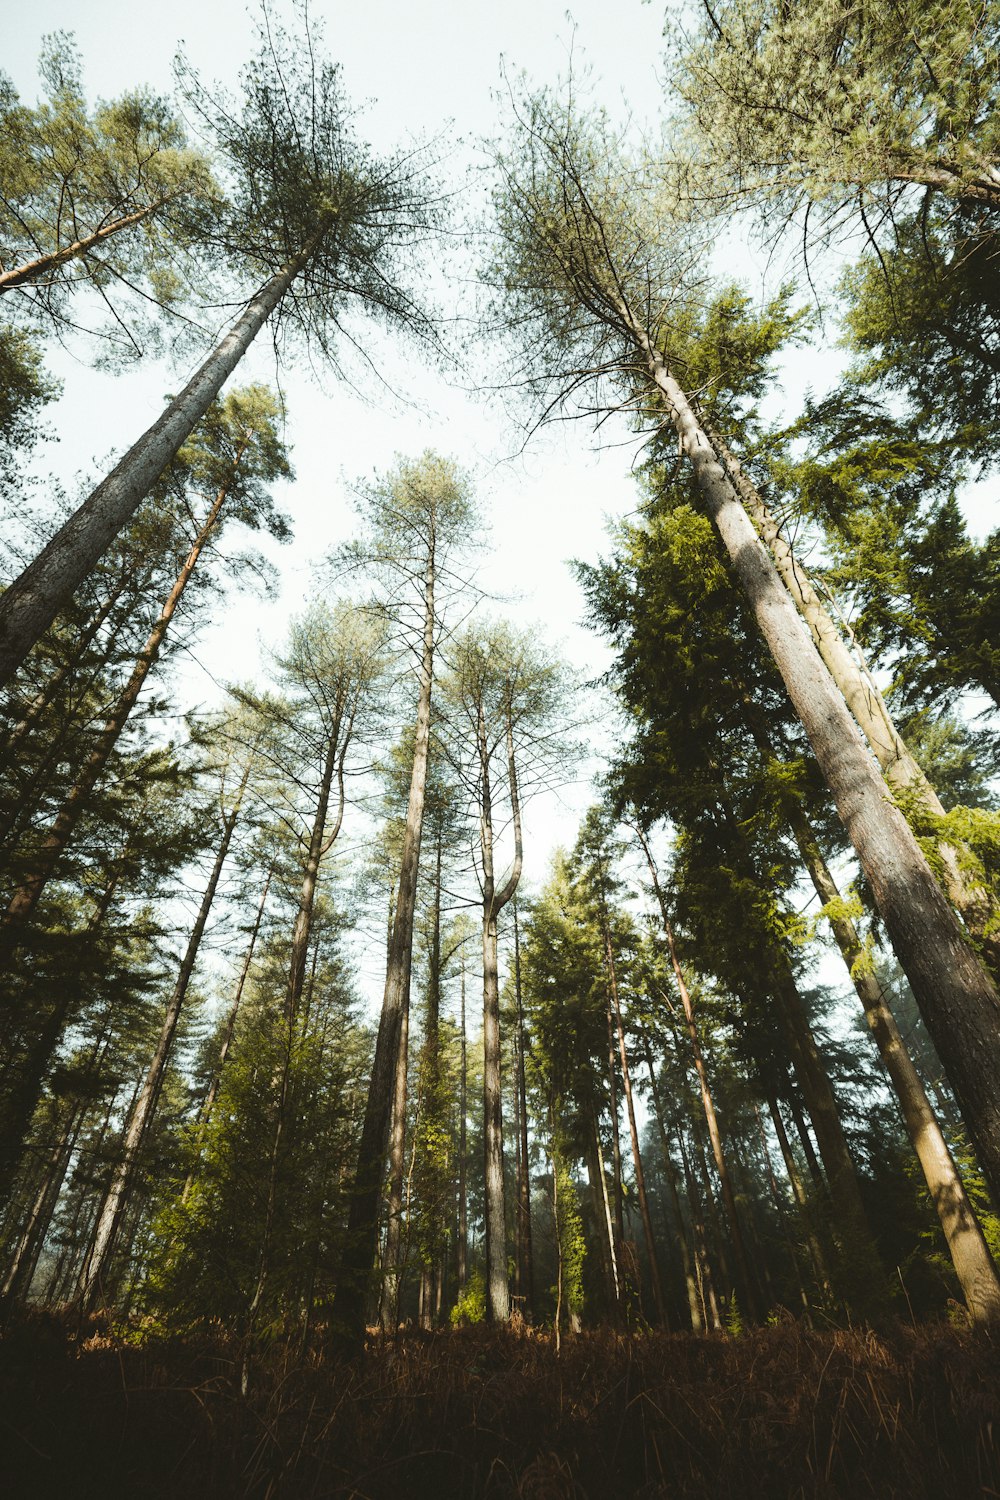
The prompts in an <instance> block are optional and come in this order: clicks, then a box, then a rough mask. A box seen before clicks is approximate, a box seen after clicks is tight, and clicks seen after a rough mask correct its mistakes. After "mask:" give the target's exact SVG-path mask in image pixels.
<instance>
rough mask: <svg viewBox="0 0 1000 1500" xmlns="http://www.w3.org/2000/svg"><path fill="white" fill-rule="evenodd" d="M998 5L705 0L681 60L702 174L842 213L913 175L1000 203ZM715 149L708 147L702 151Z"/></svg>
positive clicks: (734, 188) (716, 184) (974, 201)
mask: <svg viewBox="0 0 1000 1500" xmlns="http://www.w3.org/2000/svg"><path fill="white" fill-rule="evenodd" d="M997 48H998V32H997V17H996V15H995V13H994V11H993V9H992V7H989V6H987V7H985V8H982V9H979V10H977V9H975V8H973V7H970V6H966V5H963V4H959V3H955V0H944V3H942V4H940V5H935V6H934V7H933V8H932V9H930V10H928V8H927V7H926V6H919V5H917V4H915V3H914V0H901V3H898V4H893V5H885V4H881V3H879V0H862V3H860V4H857V5H852V6H845V5H843V4H842V3H841V0H820V3H819V4H816V5H812V6H810V7H809V8H808V9H802V8H801V7H796V8H792V7H789V6H786V5H782V4H780V3H778V0H724V3H722V4H719V5H706V7H705V10H704V15H703V19H702V24H701V28H700V32H699V33H698V34H697V35H696V36H695V37H694V38H693V39H691V41H687V39H685V40H684V41H682V43H681V46H680V48H679V52H680V56H679V57H678V59H677V65H676V66H675V67H674V68H673V70H672V82H673V84H674V87H675V89H676V90H677V91H678V93H679V94H680V96H681V98H682V99H683V100H684V102H685V104H686V105H687V108H688V111H689V114H690V118H691V122H692V125H693V126H694V130H695V133H696V141H697V150H698V154H699V156H701V157H702V160H701V161H700V162H699V168H700V170H701V171H702V172H703V174H704V175H703V181H705V182H706V183H711V184H712V186H713V188H714V190H715V191H716V192H718V191H719V189H720V188H721V189H723V190H728V191H730V192H735V193H738V194H753V195H755V196H757V197H758V198H760V199H764V200H765V201H766V200H767V199H770V200H772V201H774V202H776V203H777V204H778V206H779V208H780V210H781V211H782V212H786V213H787V212H788V211H789V209H790V208H794V207H796V206H798V205H799V204H800V203H801V202H802V201H803V200H805V201H807V202H810V201H811V202H813V203H815V204H817V205H819V206H820V207H822V208H824V209H825V210H826V211H827V213H828V214H829V215H830V216H831V217H832V218H833V219H834V221H835V222H836V218H837V216H838V215H840V214H842V212H843V211H844V210H845V209H848V208H856V209H857V210H858V211H859V212H860V214H861V216H862V217H864V216H865V214H866V212H871V211H873V210H874V211H875V212H882V213H884V212H886V211H887V210H888V209H890V208H891V206H892V205H893V204H894V203H895V201H896V200H897V199H898V198H899V197H900V195H901V194H902V193H903V192H905V190H906V189H907V188H908V187H910V186H911V185H912V186H915V187H922V188H927V189H930V190H931V191H932V192H939V193H943V194H946V195H947V196H948V197H950V198H952V199H958V200H959V201H960V202H962V203H963V204H969V205H974V206H979V207H985V208H987V209H994V208H998V207H1000V136H998V134H997V124H996V115H997V109H996V104H997V89H998V84H1000V75H998V71H997V67H996V56H997ZM706 158H707V159H706Z"/></svg>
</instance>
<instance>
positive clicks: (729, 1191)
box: [632, 822, 759, 1321]
mask: <svg viewBox="0 0 1000 1500" xmlns="http://www.w3.org/2000/svg"><path fill="white" fill-rule="evenodd" d="M632 826H633V827H634V828H635V830H636V833H637V835H638V838H639V842H640V843H641V845H642V850H643V853H644V854H645V856H646V864H647V866H648V867H649V873H650V877H651V879H652V882H653V890H654V892H655V894H656V899H657V903H658V905H659V908H660V917H661V920H662V922H663V931H664V935H665V937H666V939H667V949H668V951H669V953H670V964H671V967H672V968H673V971H674V980H675V982H676V984H677V992H678V994H679V995H680V998H681V1006H682V1007H683V1010H684V1019H685V1022H686V1023H687V1032H688V1038H689V1040H690V1043H691V1056H692V1059H693V1061H694V1068H695V1073H696V1074H697V1076H698V1087H699V1090H700V1092H701V1104H702V1109H703V1110H704V1113H705V1122H706V1124H707V1125H708V1136H709V1140H710V1141H711V1143H712V1155H713V1157H714V1158H715V1169H716V1171H717V1172H718V1174H719V1185H720V1187H721V1188H722V1202H723V1205H724V1207H725V1210H726V1219H727V1220H728V1223H729V1234H730V1238H731V1240H732V1244H733V1253H734V1254H735V1256H736V1264H737V1269H738V1273H739V1278H740V1283H741V1285H740V1287H739V1295H740V1300H741V1301H742V1303H743V1306H744V1308H745V1309H746V1311H747V1313H748V1314H749V1316H750V1317H751V1318H752V1319H753V1320H755V1321H756V1320H757V1319H758V1317H759V1312H758V1308H757V1300H758V1299H757V1295H756V1289H755V1286H754V1282H753V1278H752V1276H751V1272H750V1264H749V1261H748V1259H747V1254H746V1248H745V1245H744V1242H743V1230H742V1227H741V1225H740V1216H739V1211H738V1209H737V1207H736V1197H735V1194H734V1193H733V1186H732V1181H731V1179H730V1175H729V1164H728V1162H727V1161H726V1153H725V1149H724V1147H723V1144H722V1131H721V1130H720V1129H719V1118H718V1115H717V1114H716V1112H715V1100H714V1098H713V1097H712V1088H711V1085H710V1083H709V1081H708V1069H707V1068H706V1066H705V1056H704V1053H703V1052H702V1047H701V1037H700V1035H699V1032H698V1022H697V1020H696V1019H695V1014H694V1005H693V1004H692V1001H691V992H690V991H689V989H688V987H687V981H686V980H685V978H684V974H683V971H682V969H681V966H680V962H679V960H678V957H677V949H676V948H675V946H674V933H673V928H672V926H671V924H670V918H669V915H668V913H667V903H666V898H665V897H664V895H663V889H662V887H661V885H660V878H659V874H658V872H657V869H656V864H655V862H654V860H653V855H652V851H651V849H650V847H649V843H648V842H647V839H646V836H645V834H644V833H643V831H642V828H641V825H640V824H639V823H638V822H636V823H635V824H633V825H632Z"/></svg>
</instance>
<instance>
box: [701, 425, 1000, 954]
mask: <svg viewBox="0 0 1000 1500" xmlns="http://www.w3.org/2000/svg"><path fill="white" fill-rule="evenodd" d="M708 437H709V439H710V441H711V443H712V445H713V447H714V448H715V450H716V452H717V454H718V455H719V458H720V460H721V462H722V464H723V465H724V467H725V470H726V473H727V475H728V477H729V478H730V480H731V481H732V483H733V485H734V486H735V488H736V491H737V493H738V495H739V497H740V500H741V501H742V503H743V504H744V505H745V506H746V508H747V510H748V511H749V513H750V515H751V516H752V517H753V519H754V521H755V523H756V525H757V528H758V530H759V532H760V534H761V536H762V537H763V539H764V541H765V542H766V543H767V545H768V546H769V548H770V550H771V555H772V557H773V559H774V565H775V568H776V569H777V572H778V574H779V576H780V577H781V580H782V582H783V583H784V585H785V587H786V588H787V590H788V592H789V594H790V595H791V597H792V599H793V600H794V601H795V605H796V607H797V609H798V611H799V613H800V615H801V616H802V618H803V620H804V621H805V622H806V625H807V626H808V628H809V633H810V635H811V636H812V638H813V641H814V643H815V645H816V648H817V650H818V651H819V654H820V656H821V657H822V658H823V661H824V662H825V663H826V666H827V668H828V670H829V672H830V675H831V677H832V678H833V680H834V682H835V683H836V684H837V686H838V688H839V689H840V691H841V693H842V695H843V697H844V701H845V702H846V704H847V706H848V708H849V709H850V710H851V713H852V714H853V715H854V717H855V719H856V720H857V722H858V724H859V726H860V728H861V731H862V733H863V734H864V736H865V738H866V739H867V741H868V743H869V745H870V746H871V749H872V752H873V754H874V756H875V759H876V760H877V761H878V763H879V765H880V766H881V768H882V771H883V773H884V775H885V778H886V780H887V781H888V782H889V784H890V786H891V787H892V788H893V789H894V790H895V791H896V792H898V793H901V794H902V795H903V796H904V797H905V798H906V799H907V800H909V801H910V802H911V803H915V805H916V806H917V807H918V808H920V809H921V810H922V811H923V812H924V813H926V814H928V815H929V816H930V818H931V819H932V820H934V819H937V818H943V817H944V815H945V810H944V807H943V805H942V803H941V799H940V798H939V797H938V795H937V792H936V791H935V790H934V788H933V786H932V785H931V783H930V782H929V781H928V779H927V777H926V775H925V774H924V772H923V770H922V768H921V767H920V765H919V764H918V762H917V761H916V759H915V758H914V756H913V755H911V753H910V751H909V750H908V749H907V746H906V744H905V742H904V740H903V738H902V736H901V735H900V733H899V731H898V729H897V728H896V726H895V724H894V722H893V719H892V715H891V714H890V713H889V709H888V707H887V705H886V702H885V699H884V698H883V697H882V694H881V692H880V691H879V688H878V685H877V684H876V682H875V681H874V679H873V678H872V676H871V673H870V672H869V671H868V670H867V668H866V667H863V666H862V665H861V664H860V663H859V662H858V661H856V660H855V658H854V657H853V656H852V655H851V652H850V651H849V650H848V647H847V644H846V642H845V641H844V638H843V636H842V634H841V632H840V630H839V629H838V628H837V625H836V624H835V622H834V621H833V620H832V619H831V617H830V614H829V611H828V610H827V609H826V607H825V605H824V604H823V602H822V600H821V599H820V597H819V595H818V594H817V592H816V590H815V589H814V587H813V585H812V583H811V581H810V579H809V575H808V573H807V572H806V571H805V569H804V568H803V567H802V564H801V563H800V562H799V560H798V558H797V557H796V556H795V553H794V551H793V550H792V547H791V544H790V543H789V542H788V540H787V539H786V538H785V537H784V535H783V534H782V531H781V528H780V526H779V525H778V522H777V520H776V518H775V517H774V515H773V514H772V512H771V510H770V507H769V506H768V505H767V504H766V502H765V501H764V498H763V496H762V495H761V494H760V492H759V491H758V489H757V488H756V486H755V485H754V484H753V483H752V482H751V481H750V480H749V479H748V477H747V476H746V474H744V472H743V469H742V467H741V465H740V463H739V461H738V460H737V459H736V458H735V457H734V455H733V454H732V453H730V451H729V449H728V448H727V447H726V445H725V443H724V442H723V441H722V439H721V438H720V437H719V436H718V435H717V434H716V433H714V432H712V431H711V430H708ZM937 852H938V855H939V858H940V861H941V868H942V871H943V874H944V886H945V889H946V891H947V892H948V895H949V897H950V898H951V901H952V902H953V904H954V906H955V907H956V908H957V910H958V911H959V912H960V913H961V915H962V918H963V920H964V922H965V924H966V926H967V927H968V929H969V931H970V932H972V933H973V934H974V935H975V937H976V939H977V940H978V942H979V943H980V944H981V946H982V951H983V953H984V956H985V958H986V960H987V962H988V964H989V967H990V970H991V972H992V974H993V975H994V976H996V974H997V973H1000V938H998V937H997V936H996V932H995V931H994V930H993V929H995V928H996V926H997V918H998V916H1000V907H998V905H997V903H996V901H995V900H994V899H993V898H992V897H991V896H990V894H989V892H988V890H987V889H986V888H985V887H984V885H983V884H982V883H981V882H980V883H976V882H975V881H974V880H973V879H972V878H971V877H970V875H969V873H968V870H967V868H963V854H964V855H965V861H964V863H965V865H967V864H968V857H967V855H968V851H963V850H962V849H961V848H956V847H955V846H954V845H953V844H951V843H949V842H948V841H947V840H943V839H939V840H938V841H937Z"/></svg>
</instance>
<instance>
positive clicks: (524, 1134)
mask: <svg viewBox="0 0 1000 1500" xmlns="http://www.w3.org/2000/svg"><path fill="white" fill-rule="evenodd" d="M514 998H515V1001H516V1003H517V1098H518V1114H519V1126H520V1130H519V1140H520V1150H519V1166H520V1170H519V1172H518V1182H517V1200H518V1223H519V1227H520V1231H521V1232H520V1235H519V1236H518V1248H519V1251H520V1255H519V1262H518V1270H519V1276H518V1280H519V1282H520V1291H521V1296H522V1297H523V1299H524V1310H525V1314H526V1316H527V1320H528V1322H529V1323H533V1322H534V1320H535V1258H534V1254H533V1251H532V1243H531V1171H530V1163H529V1158H528V1091H527V1085H526V1080H525V1076H524V1006H523V1004H522V997H521V937H520V932H519V930H518V921H517V898H516V896H515V898H514Z"/></svg>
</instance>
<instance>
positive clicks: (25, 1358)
mask: <svg viewBox="0 0 1000 1500" xmlns="http://www.w3.org/2000/svg"><path fill="white" fill-rule="evenodd" d="M239 1365H240V1350H239V1349H238V1348H237V1347H236V1345H235V1344H234V1343H233V1342H231V1341H229V1340H227V1339H226V1338H225V1337H223V1336H221V1335H220V1336H218V1337H201V1338H198V1339H192V1338H187V1339H184V1340H171V1341H165V1340H159V1341H155V1342H149V1343H146V1344H145V1345H140V1346H134V1345H131V1344H129V1345H124V1344H122V1343H121V1342H119V1341H116V1340H112V1339H110V1338H103V1339H102V1338H92V1339H91V1340H89V1341H85V1342H84V1343H82V1344H77V1343H75V1342H74V1341H73V1340H72V1339H71V1338H69V1337H68V1336H67V1335H66V1334H65V1333H64V1331H63V1330H62V1329H61V1328H60V1327H59V1325H58V1324H57V1323H54V1322H46V1321H31V1322H27V1323H24V1324H22V1325H20V1326H18V1327H15V1328H14V1329H11V1330H9V1331H8V1334H7V1336H6V1339H5V1341H4V1344H3V1345H2V1346H0V1422H2V1428H3V1437H2V1440H0V1472H2V1474H3V1478H2V1480H0V1493H2V1494H3V1495H4V1496H5V1497H7V1500H21V1497H22V1496H23V1497H25V1500H27V1497H31V1500H36V1497H37V1500H43V1497H47V1496H49V1495H52V1496H55V1495H59V1496H61V1497H66V1500H91V1497H93V1500H97V1497H101V1500H111V1497H118V1496H128V1497H130V1500H132V1497H135V1500H146V1497H148V1500H196V1497H201V1496H205V1497H211V1500H230V1497H233V1500H235V1497H240V1500H242V1497H247V1500H276V1497H299V1496H302V1497H316V1500H327V1497H329V1500H335V1497H336V1500H389V1497H392V1500H410V1497H422V1496H425V1495H426V1496H435V1497H450V1496H455V1497H461V1500H480V1497H482V1500H508V1497H515V1496H516V1497H521V1500H579V1497H586V1500H619V1497H621V1500H624V1497H626V1496H627V1497H633V1496H635V1497H639V1496H649V1497H653V1496H657V1497H660V1496H662V1497H670V1500H675V1497H677V1500H680V1497H685V1500H686V1497H704V1500H729V1497H737V1496H738V1497H740V1500H744V1497H748V1496H754V1497H755V1496H760V1497H768V1496H774V1497H779V1496H780V1497H786V1496H787V1497H790V1500H791V1497H796V1500H798V1497H802V1500H807V1497H808V1500H812V1497H822V1500H856V1497H869V1496H870V1497H875V1500H891V1497H896V1496H898V1497H903V1496H905V1497H907V1500H952V1497H954V1500H973V1497H983V1500H992V1497H997V1496H1000V1453H998V1441H1000V1346H998V1345H997V1344H996V1343H992V1342H990V1341H989V1340H988V1339H986V1338H984V1337H975V1336H973V1335H971V1334H967V1333H961V1332H958V1331H956V1330H953V1329H950V1328H947V1327H942V1328H933V1329H931V1328H927V1329H920V1330H916V1329H912V1328H904V1327H899V1328H896V1329H894V1330H891V1331H889V1332H888V1333H879V1334H875V1333H871V1332H866V1331H857V1330H855V1331H846V1332H845V1331H841V1332H832V1333H810V1332H807V1331H806V1330H804V1329H800V1328H798V1327H796V1326H794V1325H791V1326H790V1325H785V1326H782V1327H778V1328H767V1329H758V1330H754V1331H752V1332H750V1333H748V1334H747V1335H745V1336H744V1337H742V1338H739V1339H732V1340H729V1339H723V1338H699V1337H694V1336H692V1335H656V1334H648V1335H645V1336H643V1337H635V1338H626V1337H619V1336H616V1335H614V1334H609V1333H591V1334H585V1335H583V1336H581V1337H578V1338H575V1339H572V1340H564V1341H563V1346H562V1353H561V1356H560V1357H559V1358H557V1357H556V1354H555V1351H554V1348H553V1345H552V1342H551V1340H550V1339H549V1338H547V1337H544V1336H530V1335H524V1336H520V1337H519V1336H517V1335H515V1334H489V1333H484V1332H480V1331H475V1330H468V1331H459V1332H449V1333H442V1334H439V1335H434V1336H429V1335H428V1336H420V1335H416V1334H413V1335H404V1336H401V1337H400V1338H399V1339H398V1340H387V1341H379V1342H376V1343H374V1344H373V1345H372V1347H371V1348H370V1349H369V1351H368V1354H367V1355H366V1357H365V1359H364V1360H363V1361H362V1362H359V1363H358V1364H357V1365H355V1366H342V1365H336V1364H333V1363H331V1362H329V1361H327V1360H326V1359H325V1358H324V1356H323V1352H322V1342H321V1335H318V1336H317V1340H316V1343H315V1345H314V1347H312V1348H311V1349H310V1350H309V1351H308V1352H307V1354H306V1356H305V1358H304V1359H303V1358H300V1357H299V1351H298V1349H297V1346H296V1345H295V1344H294V1343H293V1342H287V1343H286V1342H282V1341H277V1342H275V1343H274V1344H272V1345H271V1347H270V1348H269V1349H267V1350H266V1351H258V1353H257V1355H256V1357H255V1359H254V1361H253V1362H252V1364H251V1380H250V1386H249V1389H248V1392H247V1394H246V1395H245V1396H244V1395H242V1394H241V1392H240V1388H239V1381H238V1378H237V1371H238V1368H239Z"/></svg>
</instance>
